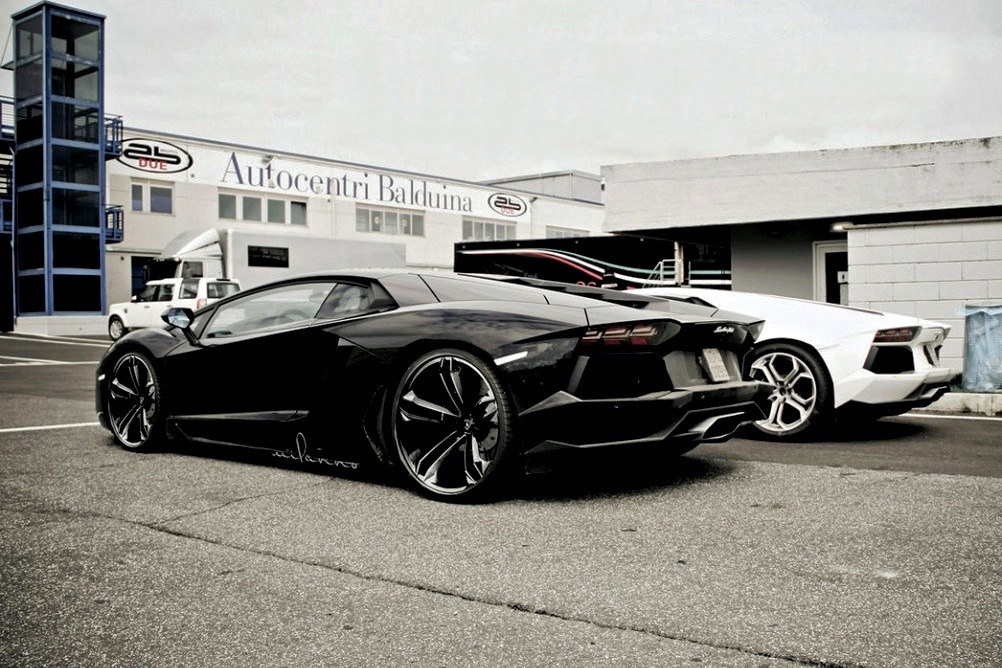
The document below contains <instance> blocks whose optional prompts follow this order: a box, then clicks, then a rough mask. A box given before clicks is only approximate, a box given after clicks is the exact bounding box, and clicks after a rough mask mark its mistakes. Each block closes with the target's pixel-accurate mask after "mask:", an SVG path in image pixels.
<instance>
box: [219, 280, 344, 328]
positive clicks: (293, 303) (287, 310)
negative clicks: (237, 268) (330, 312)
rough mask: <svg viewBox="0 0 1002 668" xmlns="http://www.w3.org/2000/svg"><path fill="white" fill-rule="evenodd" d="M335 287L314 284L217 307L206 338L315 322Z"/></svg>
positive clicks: (288, 287)
mask: <svg viewBox="0 0 1002 668" xmlns="http://www.w3.org/2000/svg"><path fill="white" fill-rule="evenodd" d="M333 287H334V282H333V281H312V282H309V283H293V284H291V285H282V286H278V287H274V288H271V289H269V290H264V291H261V292H255V293H252V294H248V295H244V296H243V298H242V299H236V300H234V301H232V302H229V303H228V304H223V305H222V306H220V307H219V308H217V309H216V311H215V313H214V315H213V316H212V320H211V321H210V322H209V324H208V326H207V327H206V329H205V332H204V334H203V336H204V337H205V338H210V339H215V338H223V337H228V336H239V335H241V334H248V333H251V332H257V331H260V330H270V329H280V328H282V327H287V326H289V325H294V324H296V323H300V322H303V321H304V320H312V319H313V318H314V317H316V315H317V311H318V310H320V306H321V304H323V303H324V300H325V299H326V298H327V296H328V295H329V294H330V292H331V289H332V288H333Z"/></svg>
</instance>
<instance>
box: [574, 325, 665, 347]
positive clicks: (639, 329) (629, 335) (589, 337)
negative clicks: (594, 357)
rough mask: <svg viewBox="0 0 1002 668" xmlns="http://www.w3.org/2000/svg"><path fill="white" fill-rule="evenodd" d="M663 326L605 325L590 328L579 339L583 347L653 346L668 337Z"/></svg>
mask: <svg viewBox="0 0 1002 668" xmlns="http://www.w3.org/2000/svg"><path fill="white" fill-rule="evenodd" d="M667 330H668V328H667V327H666V326H665V325H663V324H656V323H648V322H645V323H637V324H632V325H606V326H604V327H592V328H591V329H588V330H587V331H586V332H585V333H584V336H583V337H581V343H582V344H583V345H603V346H626V345H629V346H653V345H657V344H658V343H661V342H662V341H664V340H665V339H666V338H668V336H666V334H667V335H670V334H669V332H668V331H667Z"/></svg>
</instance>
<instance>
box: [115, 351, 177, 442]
mask: <svg viewBox="0 0 1002 668" xmlns="http://www.w3.org/2000/svg"><path fill="white" fill-rule="evenodd" d="M105 387H106V392H107V395H106V397H105V406H106V409H107V411H108V423H109V424H110V425H111V432H112V434H114V436H115V440H116V441H118V442H119V443H120V444H121V445H122V446H123V447H125V448H128V449H130V450H142V449H144V448H147V447H149V446H150V445H151V444H152V443H153V442H155V441H156V440H157V438H158V437H159V436H160V431H161V427H162V412H163V407H162V404H163V396H162V394H163V391H162V388H161V385H160V382H159V379H158V378H157V374H156V371H155V370H154V369H153V365H152V363H151V362H150V360H149V359H148V358H147V357H146V356H145V355H143V354H141V353H138V352H128V353H125V354H124V355H122V357H120V358H119V359H118V361H117V362H115V365H114V366H113V367H112V371H111V377H110V378H109V379H108V382H107V385H105Z"/></svg>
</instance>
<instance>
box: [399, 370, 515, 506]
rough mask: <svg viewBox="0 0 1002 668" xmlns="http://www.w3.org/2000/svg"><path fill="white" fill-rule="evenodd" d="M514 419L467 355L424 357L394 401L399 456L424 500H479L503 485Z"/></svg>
mask: <svg viewBox="0 0 1002 668" xmlns="http://www.w3.org/2000/svg"><path fill="white" fill-rule="evenodd" d="M510 413H511V409H510V402H509V400H508V397H507V394H506V393H505V391H504V389H503V388H502V387H501V385H500V383H499V382H498V379H497V376H496V375H495V374H494V372H493V370H491V369H490V367H488V366H487V364H485V363H484V362H483V361H481V360H480V359H479V358H477V357H476V356H474V355H471V354H470V353H467V352H465V351H462V350H439V351H435V352H432V353H428V354H425V355H423V356H422V357H420V358H419V359H418V360H416V361H415V362H414V363H413V364H411V366H410V367H409V368H408V369H407V371H406V372H405V373H404V375H403V378H402V379H401V381H400V385H399V386H398V387H397V390H396V393H395V395H394V400H393V404H392V418H391V419H392V436H393V441H394V445H395V447H396V451H397V456H398V458H399V459H400V463H401V464H402V466H403V468H404V470H405V471H406V472H407V475H408V476H409V478H410V479H411V480H412V481H413V482H415V483H416V484H417V485H418V486H419V488H420V489H421V490H423V491H425V492H426V493H430V494H432V495H434V496H438V497H450V498H458V497H463V498H469V497H472V496H475V495H480V494H482V493H483V492H484V490H486V489H489V488H490V487H493V486H494V482H495V481H497V480H498V479H499V476H500V469H501V467H502V458H503V457H504V454H505V451H506V450H507V448H508V443H509V441H510V440H511V429H512V425H511V419H512V418H511V414H510ZM475 491H476V494H474V492H475Z"/></svg>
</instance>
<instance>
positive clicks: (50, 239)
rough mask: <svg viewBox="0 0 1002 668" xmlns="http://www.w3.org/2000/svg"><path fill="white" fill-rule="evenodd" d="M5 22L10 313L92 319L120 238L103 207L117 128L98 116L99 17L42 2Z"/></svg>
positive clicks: (101, 304)
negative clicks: (10, 50) (10, 93)
mask: <svg viewBox="0 0 1002 668" xmlns="http://www.w3.org/2000/svg"><path fill="white" fill-rule="evenodd" d="M12 18H13V20H14V40H13V41H14V60H13V62H12V63H11V64H10V65H8V67H11V69H13V71H14V126H15V127H14V130H15V131H14V161H13V175H14V179H13V181H14V188H13V199H14V202H13V204H14V207H13V209H14V216H13V230H12V232H13V237H14V271H13V273H14V282H15V295H16V307H15V308H16V314H17V316H19V317H21V316H58V315H99V314H102V313H104V312H105V310H106V306H107V305H106V303H105V300H106V297H105V285H104V282H105V281H104V258H105V244H106V243H109V242H115V241H119V240H120V239H121V225H120V222H121V221H120V219H119V220H115V219H113V218H112V219H110V220H109V217H108V211H106V207H105V192H106V188H105V160H106V159H110V158H113V157H116V156H117V155H118V153H120V151H121V119H114V120H112V121H110V122H109V121H106V119H105V116H104V17H103V16H99V15H96V14H91V13H88V12H82V11H79V10H76V9H72V8H69V7H65V6H62V5H58V4H55V3H50V2H42V3H39V4H37V5H34V6H32V7H29V8H28V9H25V10H22V11H20V12H18V13H16V14H14V15H13V16H12ZM109 223H110V224H109Z"/></svg>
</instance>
